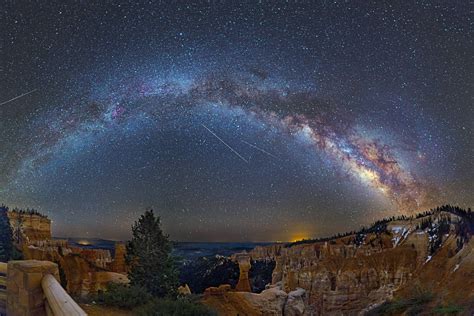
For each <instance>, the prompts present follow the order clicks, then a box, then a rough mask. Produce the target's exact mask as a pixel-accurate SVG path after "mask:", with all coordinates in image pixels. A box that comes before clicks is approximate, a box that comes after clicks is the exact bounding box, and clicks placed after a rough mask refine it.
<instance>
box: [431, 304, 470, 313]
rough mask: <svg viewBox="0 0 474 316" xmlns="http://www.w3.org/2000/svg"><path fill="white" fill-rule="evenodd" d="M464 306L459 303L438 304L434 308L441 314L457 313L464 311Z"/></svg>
mask: <svg viewBox="0 0 474 316" xmlns="http://www.w3.org/2000/svg"><path fill="white" fill-rule="evenodd" d="M463 310H464V308H462V307H461V306H457V305H447V306H438V307H436V308H435V309H434V312H435V313H436V314H441V315H457V314H459V313H462V312H463Z"/></svg>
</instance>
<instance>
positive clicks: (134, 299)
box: [97, 283, 152, 309]
mask: <svg viewBox="0 0 474 316" xmlns="http://www.w3.org/2000/svg"><path fill="white" fill-rule="evenodd" d="M151 299H152V297H151V295H150V294H148V292H147V291H146V290H145V289H144V288H141V287H138V286H128V285H123V284H114V283H109V284H108V286H107V291H105V292H101V293H99V294H98V297H97V300H98V302H99V303H102V304H105V305H109V306H117V307H120V308H126V309H133V308H136V307H138V306H142V305H144V304H146V303H148V302H149V301H151Z"/></svg>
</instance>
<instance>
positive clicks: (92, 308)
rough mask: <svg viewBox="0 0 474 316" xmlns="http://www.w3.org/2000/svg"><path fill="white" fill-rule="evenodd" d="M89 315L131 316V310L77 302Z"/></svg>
mask: <svg viewBox="0 0 474 316" xmlns="http://www.w3.org/2000/svg"><path fill="white" fill-rule="evenodd" d="M79 305H80V306H81V308H82V309H84V311H85V312H86V313H87V315H89V316H131V315H133V312H132V311H129V310H124V309H119V308H113V307H107V306H102V305H95V304H79Z"/></svg>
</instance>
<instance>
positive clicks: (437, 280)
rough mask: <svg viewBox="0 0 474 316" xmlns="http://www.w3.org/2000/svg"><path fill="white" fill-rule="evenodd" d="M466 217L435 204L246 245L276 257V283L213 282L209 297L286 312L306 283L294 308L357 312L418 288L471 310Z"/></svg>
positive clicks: (436, 301) (257, 311) (440, 302)
mask: <svg viewBox="0 0 474 316" xmlns="http://www.w3.org/2000/svg"><path fill="white" fill-rule="evenodd" d="M461 222H462V219H461V218H460V217H459V216H457V215H455V214H452V213H448V212H436V213H434V214H430V215H427V216H423V217H420V218H407V219H404V220H392V221H387V222H383V223H381V224H380V223H379V226H374V227H372V229H368V230H365V231H361V232H359V233H355V234H352V235H347V236H344V237H340V238H334V239H329V240H326V241H320V242H306V243H301V244H274V245H270V246H266V247H256V248H255V249H254V250H253V251H251V252H250V253H249V255H250V256H251V258H252V260H275V261H276V266H275V269H274V271H273V277H272V284H273V287H277V288H278V291H277V290H276V289H274V288H273V287H272V290H271V291H270V292H265V293H263V292H262V294H251V293H248V294H244V293H241V292H232V291H230V289H229V290H228V291H223V289H220V290H218V289H214V290H209V291H207V292H206V293H207V294H206V298H205V300H204V302H205V303H206V304H208V305H210V306H213V307H215V308H216V309H217V310H218V311H219V312H220V314H222V315H224V314H226V315H227V314H228V315H237V314H240V315H242V314H244V315H247V314H248V315H287V313H284V306H286V304H288V297H290V294H291V293H294V291H304V294H300V295H299V296H298V297H299V299H301V301H302V302H303V303H304V307H302V308H300V309H298V310H299V311H300V312H298V311H294V310H293V311H292V312H291V315H358V314H364V313H366V312H369V311H370V310H373V309H374V308H375V307H377V306H379V305H381V304H382V303H384V302H386V301H390V300H391V299H393V298H395V299H401V298H410V297H411V296H413V295H414V294H413V293H414V291H415V290H416V291H420V290H421V291H424V292H426V293H430V297H431V299H430V301H429V302H426V306H424V307H423V308H426V309H434V308H436V306H444V305H449V304H451V305H452V304H455V305H456V306H462V312H463V313H465V314H466V315H470V312H471V311H474V250H473V246H474V240H470V239H469V237H470V234H472V231H471V232H468V233H467V239H466V236H464V237H460V227H461V226H462V225H461ZM470 225H471V226H470V227H468V230H469V229H472V223H471V224H470ZM462 238H464V242H462V245H461V243H460V240H461V239H462ZM267 291H268V290H267ZM219 296H220V298H219ZM292 301H294V300H292ZM282 302H283V303H282ZM282 304H283V305H282ZM237 306H251V308H250V307H249V308H246V309H245V310H246V311H244V310H242V308H241V307H237ZM269 306H270V307H269ZM298 313H299V314H298Z"/></svg>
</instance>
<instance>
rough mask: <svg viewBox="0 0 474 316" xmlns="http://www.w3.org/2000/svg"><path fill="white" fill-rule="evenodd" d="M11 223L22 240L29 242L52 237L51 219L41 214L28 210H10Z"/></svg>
mask: <svg viewBox="0 0 474 316" xmlns="http://www.w3.org/2000/svg"><path fill="white" fill-rule="evenodd" d="M7 216H8V219H9V221H10V225H11V226H12V229H13V232H14V233H15V232H17V233H19V236H17V238H18V239H20V241H22V239H26V240H25V241H27V242H33V241H39V240H45V239H51V220H50V219H48V218H47V217H46V216H43V215H40V214H33V213H28V212H19V211H8V212H7Z"/></svg>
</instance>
